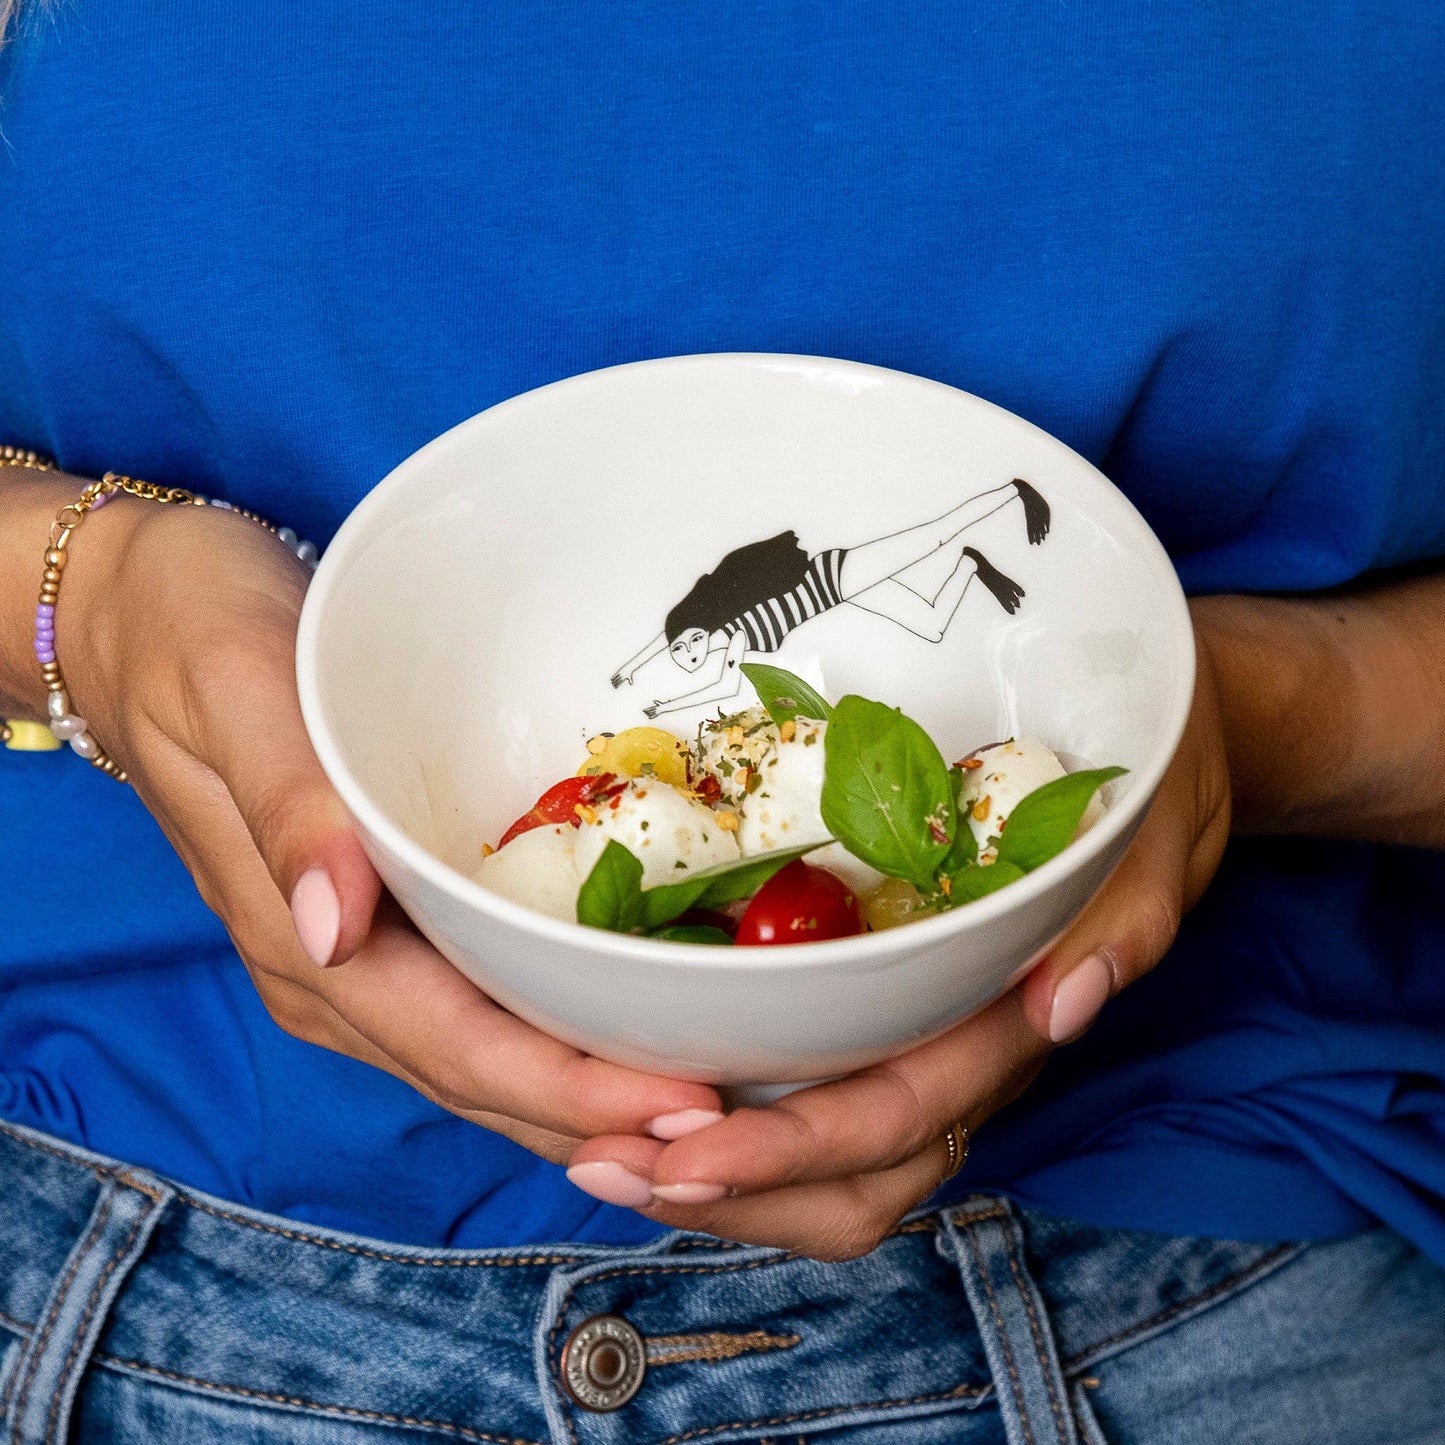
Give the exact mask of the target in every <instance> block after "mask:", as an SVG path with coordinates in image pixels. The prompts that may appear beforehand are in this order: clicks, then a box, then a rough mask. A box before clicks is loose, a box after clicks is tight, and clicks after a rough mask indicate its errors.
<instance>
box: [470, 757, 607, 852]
mask: <svg viewBox="0 0 1445 1445" xmlns="http://www.w3.org/2000/svg"><path fill="white" fill-rule="evenodd" d="M624 787H626V784H625V783H623V784H621V785H617V775H616V774H615V773H599V774H598V775H597V776H596V777H595V778H563V779H562V781H561V782H560V783H558V784H557V785H556V786H555V787H552V788H548V789H547V791H546V792H545V793H543V794H542V796H541V797H540V798H538V799H537V801H536V802H535V803H534V804H533V805H532V809H531V811H530V812H527V813H523V814H522V816H521V817H520V818H518V819H517V821H516V822H515V823H513V824H512V826H511V827H510V828H508V829H507V831H506V832H505V833H503V834H502V841H501V842H500V843H498V844H497V847H498V848H505V847H506V846H507V844H508V843H510V842H511V841H512V839H513V838H515V837H516V836H517V835H518V834H519V833H529V832H531V830H532V829H533V828H544V827H546V826H547V825H548V824H556V823H571V825H572V826H573V827H574V828H575V827H576V826H577V824H578V821H579V820H578V817H577V808H578V805H579V804H582V805H585V806H587V807H591V806H593V805H594V804H596V803H598V802H600V801H601V800H603V799H604V798H609V797H611V796H612V794H613V793H620V792H621V791H622V789H623V788H624Z"/></svg>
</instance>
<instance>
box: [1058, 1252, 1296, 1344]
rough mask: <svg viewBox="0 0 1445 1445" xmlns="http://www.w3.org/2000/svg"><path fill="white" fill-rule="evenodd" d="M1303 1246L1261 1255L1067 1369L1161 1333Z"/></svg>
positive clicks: (1121, 1333)
mask: <svg viewBox="0 0 1445 1445" xmlns="http://www.w3.org/2000/svg"><path fill="white" fill-rule="evenodd" d="M1300 1251H1301V1246H1300V1245H1298V1244H1281V1245H1279V1246H1278V1247H1277V1248H1275V1249H1271V1250H1269V1251H1268V1252H1267V1253H1265V1254H1262V1255H1260V1257H1259V1258H1258V1259H1257V1260H1255V1261H1254V1263H1253V1264H1250V1265H1246V1266H1245V1267H1244V1268H1243V1269H1241V1270H1237V1271H1236V1272H1235V1273H1234V1274H1232V1275H1229V1276H1228V1277H1226V1278H1225V1279H1222V1280H1220V1281H1218V1283H1216V1284H1212V1285H1210V1286H1209V1287H1208V1288H1207V1289H1203V1290H1200V1292H1199V1293H1198V1294H1194V1295H1190V1296H1189V1298H1188V1299H1185V1300H1180V1301H1179V1302H1178V1303H1177V1304H1173V1305H1170V1306H1169V1308H1168V1309H1165V1310H1160V1312H1159V1313H1158V1314H1156V1315H1150V1316H1149V1318H1148V1319H1147V1320H1141V1321H1139V1323H1137V1324H1133V1325H1130V1326H1129V1328H1128V1329H1125V1330H1120V1331H1119V1332H1118V1333H1117V1334H1113V1335H1106V1336H1105V1337H1104V1338H1103V1339H1102V1340H1096V1341H1094V1343H1093V1344H1091V1345H1090V1346H1089V1347H1088V1348H1087V1349H1083V1350H1080V1351H1079V1352H1078V1354H1076V1355H1074V1356H1073V1357H1072V1358H1071V1359H1070V1360H1069V1362H1068V1364H1067V1365H1066V1366H1065V1368H1066V1369H1068V1370H1073V1369H1079V1368H1082V1366H1081V1364H1080V1362H1081V1361H1083V1360H1088V1359H1091V1358H1093V1357H1094V1356H1095V1355H1096V1354H1097V1353H1098V1351H1100V1350H1104V1349H1111V1348H1112V1347H1114V1346H1115V1345H1122V1344H1125V1343H1127V1342H1128V1341H1129V1340H1130V1339H1132V1338H1133V1337H1134V1336H1135V1335H1141V1334H1145V1333H1147V1332H1148V1331H1149V1330H1152V1329H1157V1328H1158V1327H1159V1326H1160V1325H1162V1324H1164V1323H1165V1322H1166V1321H1168V1320H1171V1319H1173V1318H1174V1317H1175V1316H1176V1315H1181V1314H1184V1313H1186V1312H1187V1311H1189V1310H1191V1309H1193V1308H1195V1306H1197V1305H1201V1304H1205V1303H1207V1302H1208V1301H1209V1300H1212V1299H1214V1298H1215V1297H1216V1296H1217V1295H1221V1294H1225V1293H1227V1292H1228V1291H1229V1290H1231V1289H1234V1288H1235V1287H1236V1286H1242V1285H1244V1284H1247V1283H1248V1282H1249V1280H1250V1278H1251V1277H1252V1276H1253V1275H1255V1274H1257V1273H1259V1272H1261V1271H1263V1270H1265V1269H1266V1268H1268V1266H1270V1265H1272V1264H1274V1263H1276V1262H1277V1261H1279V1260H1282V1259H1284V1258H1285V1257H1287V1256H1289V1255H1291V1254H1298V1253H1299V1252H1300Z"/></svg>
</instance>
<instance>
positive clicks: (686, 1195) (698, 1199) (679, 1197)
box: [652, 1183, 728, 1204]
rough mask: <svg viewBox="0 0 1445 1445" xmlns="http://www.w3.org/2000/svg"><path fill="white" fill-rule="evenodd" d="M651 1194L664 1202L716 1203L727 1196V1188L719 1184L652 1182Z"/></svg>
mask: <svg viewBox="0 0 1445 1445" xmlns="http://www.w3.org/2000/svg"><path fill="white" fill-rule="evenodd" d="M652 1192H653V1194H654V1195H655V1196H656V1197H657V1198H658V1199H661V1200H662V1201H663V1203H665V1204H716V1203H717V1202H718V1200H719V1199H726V1198H727V1193H728V1192H727V1189H726V1187H725V1186H724V1185H721V1184H698V1183H688V1184H654V1185H653V1186H652Z"/></svg>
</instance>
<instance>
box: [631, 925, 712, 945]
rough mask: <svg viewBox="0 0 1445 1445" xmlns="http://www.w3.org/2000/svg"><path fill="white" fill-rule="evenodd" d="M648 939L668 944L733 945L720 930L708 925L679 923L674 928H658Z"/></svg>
mask: <svg viewBox="0 0 1445 1445" xmlns="http://www.w3.org/2000/svg"><path fill="white" fill-rule="evenodd" d="M649 937H652V938H661V939H663V940H665V941H666V942H668V943H707V944H716V945H718V946H726V947H728V948H731V947H732V945H733V941H732V939H731V938H729V937H728V936H727V934H726V933H724V932H723V931H722V929H721V928H714V927H713V926H712V924H710V923H681V924H678V925H677V926H676V927H675V928H659V929H658V930H657V931H656V932H655V933H652V934H650V935H649Z"/></svg>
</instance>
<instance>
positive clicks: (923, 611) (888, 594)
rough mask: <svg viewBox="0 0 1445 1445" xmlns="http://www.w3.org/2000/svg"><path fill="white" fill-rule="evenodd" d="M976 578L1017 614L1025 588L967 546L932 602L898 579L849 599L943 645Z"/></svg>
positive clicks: (1006, 607)
mask: <svg viewBox="0 0 1445 1445" xmlns="http://www.w3.org/2000/svg"><path fill="white" fill-rule="evenodd" d="M975 577H977V578H978V580H979V581H980V582H981V583H982V584H983V585H984V586H985V587H986V588H987V589H988V590H989V592H990V593H991V594H992V595H993V598H994V600H995V601H996V602H997V603H998V604H999V606H1000V607H1002V608H1003V610H1004V611H1005V612H1008V613H1013V612H1016V611H1018V606H1019V603H1020V601H1021V600H1022V599H1023V595H1024V589H1023V588H1022V587H1020V586H1019V585H1018V583H1017V582H1015V581H1014V580H1013V579H1012V578H1011V577H1007V576H1005V575H1004V574H1003V573H1002V572H1000V571H999V570H998V568H997V567H995V566H994V565H993V563H992V562H990V561H989V560H988V558H987V557H985V556H984V555H983V553H981V552H980V551H978V549H977V548H975V547H965V548H964V549H963V551H962V554H961V555H960V557H959V560H958V566H957V567H955V568H954V569H953V572H952V574H951V575H950V576H949V578H948V580H947V581H946V582H945V583H944V584H943V586H942V587H941V588H940V589H939V591H938V595H937V596H936V597H934V598H933V599H932V601H930V600H929V599H928V598H927V597H923V596H921V595H920V594H919V593H917V592H915V591H914V590H913V589H912V588H911V587H906V586H904V584H903V583H902V582H900V581H898V579H897V578H896V577H885V578H884V579H883V581H881V582H875V583H874V584H873V586H872V587H870V588H868V590H867V591H866V592H862V593H859V594H858V595H857V596H856V597H850V598H848V601H849V602H851V603H852V604H853V606H854V607H861V608H863V610H864V611H865V612H873V613H876V614H877V615H878V616H879V617H886V618H887V619H888V620H889V621H890V622H896V623H897V624H898V625H899V626H900V627H903V628H906V629H907V630H908V631H909V632H911V633H913V634H914V635H915V636H916V637H921V638H923V640H924V641H925V642H942V641H943V636H944V633H946V632H947V631H948V627H949V624H950V623H951V622H952V621H953V618H954V615H955V613H957V611H958V607H959V604H960V603H961V602H962V601H963V595H964V593H965V592H967V591H968V588H969V584H970V583H971V582H972V581H973V579H974V578H975Z"/></svg>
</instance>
